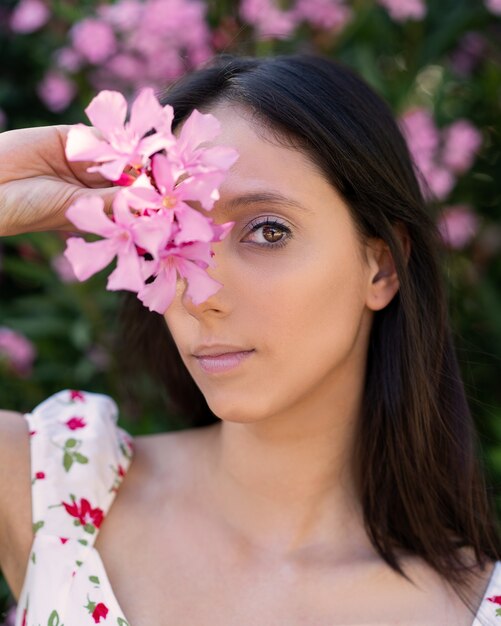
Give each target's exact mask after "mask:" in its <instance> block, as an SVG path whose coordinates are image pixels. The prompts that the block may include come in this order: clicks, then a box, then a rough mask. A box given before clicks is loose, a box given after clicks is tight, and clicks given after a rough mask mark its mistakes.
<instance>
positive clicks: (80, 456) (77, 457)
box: [73, 452, 89, 463]
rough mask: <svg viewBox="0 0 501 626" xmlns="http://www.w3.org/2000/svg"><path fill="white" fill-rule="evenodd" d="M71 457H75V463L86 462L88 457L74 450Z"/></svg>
mask: <svg viewBox="0 0 501 626" xmlns="http://www.w3.org/2000/svg"><path fill="white" fill-rule="evenodd" d="M73 458H74V459H75V461H76V462H77V463H88V462H89V459H88V458H87V457H86V456H84V455H83V454H80V452H74V453H73Z"/></svg>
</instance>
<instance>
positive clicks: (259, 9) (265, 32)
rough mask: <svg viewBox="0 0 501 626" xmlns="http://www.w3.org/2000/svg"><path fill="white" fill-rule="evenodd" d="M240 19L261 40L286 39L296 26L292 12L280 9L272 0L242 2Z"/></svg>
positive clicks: (295, 19)
mask: <svg viewBox="0 0 501 626" xmlns="http://www.w3.org/2000/svg"><path fill="white" fill-rule="evenodd" d="M240 17H241V18H242V20H243V21H244V22H247V23H248V24H251V25H252V26H254V28H255V29H256V31H257V34H258V36H259V37H260V38H261V39H286V38H287V37H289V36H290V35H291V34H292V33H293V31H294V30H295V29H296V27H297V25H298V17H297V16H296V15H295V13H294V11H293V10H288V11H284V10H282V9H280V8H279V7H278V6H277V4H276V3H275V2H274V0H242V2H241V3H240Z"/></svg>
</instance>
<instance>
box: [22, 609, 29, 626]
mask: <svg viewBox="0 0 501 626" xmlns="http://www.w3.org/2000/svg"><path fill="white" fill-rule="evenodd" d="M27 612H28V611H27V610H26V609H24V611H23V621H22V622H21V626H26V613H27Z"/></svg>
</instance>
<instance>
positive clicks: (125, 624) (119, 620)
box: [117, 617, 129, 626]
mask: <svg viewBox="0 0 501 626" xmlns="http://www.w3.org/2000/svg"><path fill="white" fill-rule="evenodd" d="M117 625H118V626H129V622H126V621H125V620H124V619H122V618H121V617H117Z"/></svg>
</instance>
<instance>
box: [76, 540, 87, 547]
mask: <svg viewBox="0 0 501 626" xmlns="http://www.w3.org/2000/svg"><path fill="white" fill-rule="evenodd" d="M78 543H81V544H82V545H83V546H86V545H88V544H89V542H88V541H87V539H79V540H78Z"/></svg>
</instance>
